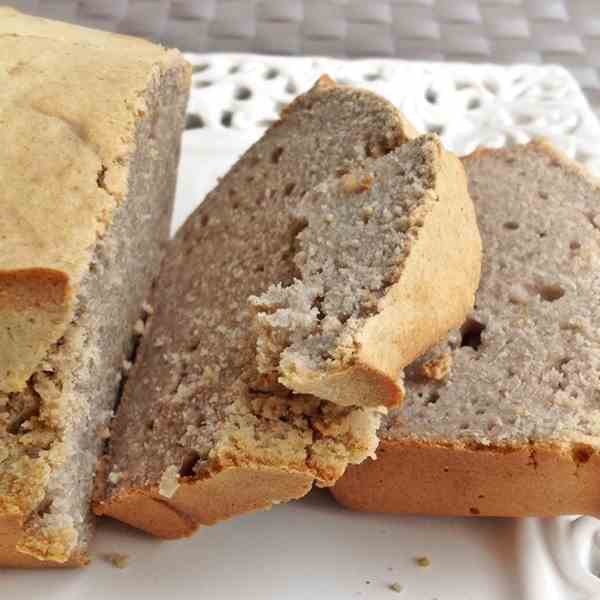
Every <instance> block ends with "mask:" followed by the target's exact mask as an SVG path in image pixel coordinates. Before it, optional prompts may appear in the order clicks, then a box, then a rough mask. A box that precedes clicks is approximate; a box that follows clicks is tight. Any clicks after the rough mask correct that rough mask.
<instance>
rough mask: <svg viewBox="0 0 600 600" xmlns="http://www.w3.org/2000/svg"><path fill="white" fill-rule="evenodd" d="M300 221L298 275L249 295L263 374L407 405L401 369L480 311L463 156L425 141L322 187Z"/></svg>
mask: <svg viewBox="0 0 600 600" xmlns="http://www.w3.org/2000/svg"><path fill="white" fill-rule="evenodd" d="M298 218H299V219H304V221H305V223H306V226H305V228H304V229H303V230H302V231H301V232H300V233H299V235H298V238H297V240H298V244H297V247H298V250H297V252H296V256H295V262H296V265H297V267H298V270H299V271H300V273H301V275H300V277H299V278H298V279H296V280H295V281H294V283H293V284H292V285H289V286H281V285H280V284H277V285H273V286H271V287H270V288H269V289H268V290H267V292H266V293H264V294H262V296H260V297H258V298H257V297H254V298H252V299H251V301H252V303H253V305H254V307H255V308H256V310H257V315H256V323H257V329H258V333H259V337H258V346H257V347H258V361H259V369H261V371H262V372H263V373H265V374H269V373H272V372H275V373H276V374H277V375H278V376H279V377H278V380H279V382H280V383H282V384H283V385H285V386H287V387H289V388H291V389H292V390H293V391H294V392H296V393H306V394H313V395H315V396H318V397H320V398H323V399H326V400H330V401H332V402H334V403H336V404H341V405H347V406H350V405H366V406H377V405H384V406H392V405H395V404H398V403H399V402H400V401H401V400H402V397H403V390H402V387H401V384H402V379H401V376H400V372H401V369H402V368H404V367H405V366H406V365H408V364H409V363H411V362H412V361H413V360H414V359H415V358H416V357H418V356H419V355H420V354H422V353H423V352H424V351H426V350H428V349H429V348H430V347H431V346H433V345H434V344H436V343H437V342H439V341H440V340H441V339H442V338H443V337H444V336H445V335H446V334H447V333H448V331H449V330H450V329H452V328H454V327H457V326H459V325H460V324H461V323H462V322H463V321H464V319H465V317H466V315H467V313H468V312H469V311H470V310H471V309H472V307H473V300H474V295H475V290H476V288H477V284H478V282H479V274H480V266H481V240H480V238H479V231H478V227H477V222H476V218H475V211H474V209H473V205H472V202H471V199H470V198H469V194H468V191H467V182H466V176H465V173H464V169H463V167H462V165H461V163H460V161H459V160H458V159H457V158H456V157H455V156H454V155H453V154H451V153H449V152H447V151H445V150H444V148H443V147H442V145H441V143H440V141H439V139H438V138H437V136H434V135H425V136H421V137H418V138H416V139H413V140H411V141H408V142H406V143H404V144H403V145H401V146H400V147H398V148H397V149H396V150H394V151H392V152H390V153H389V154H387V155H385V156H383V157H379V158H373V159H369V160H368V161H367V162H365V164H364V165H362V166H361V167H360V169H355V170H352V171H350V172H349V173H345V174H342V175H338V176H337V177H332V178H330V179H328V180H327V181H325V182H323V183H322V184H320V185H319V186H317V188H316V189H315V190H314V191H313V192H309V193H308V194H307V196H305V198H303V200H302V205H301V207H300V208H299V209H298Z"/></svg>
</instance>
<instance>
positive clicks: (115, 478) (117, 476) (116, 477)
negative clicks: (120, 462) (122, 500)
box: [108, 471, 123, 485]
mask: <svg viewBox="0 0 600 600" xmlns="http://www.w3.org/2000/svg"><path fill="white" fill-rule="evenodd" d="M121 479H123V473H121V472H119V471H111V472H110V473H109V474H108V480H109V481H110V482H111V483H112V484H113V485H114V484H116V483H119V481H121Z"/></svg>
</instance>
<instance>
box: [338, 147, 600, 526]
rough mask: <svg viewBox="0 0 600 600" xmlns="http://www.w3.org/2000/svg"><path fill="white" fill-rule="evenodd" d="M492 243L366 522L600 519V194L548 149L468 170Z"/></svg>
mask: <svg viewBox="0 0 600 600" xmlns="http://www.w3.org/2000/svg"><path fill="white" fill-rule="evenodd" d="M464 164H465V168H466V171H467V174H468V177H469V186H470V192H471V196H472V198H473V201H474V203H475V208H476V211H477V214H478V219H479V225H480V231H481V235H482V239H483V250H484V252H483V254H484V259H483V271H482V278H481V287H480V289H479V291H478V294H477V298H476V305H475V310H474V311H473V313H472V314H471V316H470V317H469V319H467V321H466V323H465V324H464V326H463V327H462V330H461V331H456V332H454V333H453V334H452V335H451V336H450V337H449V339H448V341H447V343H445V344H442V345H440V346H439V347H438V348H436V349H435V350H433V351H432V352H431V353H430V354H429V355H427V356H425V357H423V358H421V359H419V360H418V361H416V362H415V363H414V364H413V365H412V366H411V367H410V369H408V370H407V372H406V373H407V374H406V377H407V396H406V403H405V405H404V406H403V407H402V409H399V410H394V411H392V412H390V414H389V416H388V417H387V418H386V419H385V420H384V423H383V425H382V428H381V430H380V437H381V440H382V441H381V445H380V448H379V450H378V453H377V454H378V459H377V460H376V461H367V462H365V463H364V464H362V465H360V466H357V467H353V468H352V469H350V470H349V471H348V472H347V474H346V476H345V477H344V478H343V479H342V480H340V482H338V484H337V486H336V488H335V490H334V495H335V496H336V498H337V499H338V501H340V502H341V503H342V504H344V505H346V506H349V507H352V508H356V509H362V510H371V511H382V512H410V513H428V514H448V515H498V516H527V515H542V516H551V515H559V514H579V513H585V514H599V513H600V474H599V473H600V471H599V470H598V465H599V464H600V458H599V452H600V369H599V368H598V365H599V360H600V337H599V336H598V323H599V322H600V295H599V294H598V290H600V218H599V216H598V215H600V188H599V187H598V186H597V185H596V183H594V182H593V181H592V180H591V179H590V178H589V177H588V176H587V175H586V174H585V173H584V172H583V170H582V169H581V168H580V167H579V166H578V165H576V164H575V163H572V162H571V161H569V160H568V159H566V158H563V157H562V156H561V155H560V154H559V153H558V152H557V151H556V150H554V149H553V148H551V147H550V146H549V145H547V144H546V143H544V142H535V143H531V144H529V145H527V146H520V147H514V148H512V149H505V150H496V151H492V150H482V151H478V152H475V153H474V154H473V155H471V156H469V157H467V158H466V159H465V161H464Z"/></svg>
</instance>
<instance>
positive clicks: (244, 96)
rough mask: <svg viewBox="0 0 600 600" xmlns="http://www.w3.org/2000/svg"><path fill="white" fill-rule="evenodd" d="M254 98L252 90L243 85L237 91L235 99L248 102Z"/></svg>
mask: <svg viewBox="0 0 600 600" xmlns="http://www.w3.org/2000/svg"><path fill="white" fill-rule="evenodd" d="M250 97H252V90H251V89H250V88H249V87H246V86H245V85H241V86H240V87H238V88H237V90H236V91H235V99H236V100H248V98H250Z"/></svg>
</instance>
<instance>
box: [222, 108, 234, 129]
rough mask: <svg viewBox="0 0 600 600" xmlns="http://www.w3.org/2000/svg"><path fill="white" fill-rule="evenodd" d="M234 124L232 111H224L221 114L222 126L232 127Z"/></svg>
mask: <svg viewBox="0 0 600 600" xmlns="http://www.w3.org/2000/svg"><path fill="white" fill-rule="evenodd" d="M232 122H233V113H232V112H231V111H230V110H224V111H223V113H222V114H221V125H223V127H231V123H232Z"/></svg>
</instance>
